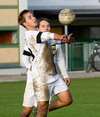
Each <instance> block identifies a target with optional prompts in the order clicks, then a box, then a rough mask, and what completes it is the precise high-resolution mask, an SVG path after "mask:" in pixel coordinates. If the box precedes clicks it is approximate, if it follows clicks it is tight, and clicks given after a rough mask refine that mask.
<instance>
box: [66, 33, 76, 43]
mask: <svg viewBox="0 0 100 117" xmlns="http://www.w3.org/2000/svg"><path fill="white" fill-rule="evenodd" d="M72 35H73V33H71V34H70V35H68V37H67V39H68V44H71V45H74V41H75V40H74V37H71V36H72Z"/></svg>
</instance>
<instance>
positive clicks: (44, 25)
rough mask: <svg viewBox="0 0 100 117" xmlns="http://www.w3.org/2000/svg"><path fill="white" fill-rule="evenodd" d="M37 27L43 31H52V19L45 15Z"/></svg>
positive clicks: (39, 20)
mask: <svg viewBox="0 0 100 117" xmlns="http://www.w3.org/2000/svg"><path fill="white" fill-rule="evenodd" d="M37 28H38V30H39V31H41V32H50V29H51V23H50V20H49V19H47V18H44V17H42V18H40V19H38V25H37Z"/></svg>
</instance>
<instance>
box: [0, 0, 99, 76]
mask: <svg viewBox="0 0 100 117" xmlns="http://www.w3.org/2000/svg"><path fill="white" fill-rule="evenodd" d="M67 8H68V9H71V10H73V12H74V13H75V16H76V17H75V21H74V22H73V23H72V24H71V25H69V26H64V25H62V24H60V22H59V20H58V14H59V12H60V11H61V10H62V9H67ZM23 9H28V10H30V11H33V12H34V15H35V16H36V18H37V19H38V18H40V17H46V18H48V19H50V21H51V32H54V33H58V34H67V35H68V34H70V33H73V36H74V38H75V44H74V46H71V45H68V44H63V45H62V51H63V54H64V57H65V60H66V66H67V69H68V71H84V70H85V69H86V65H87V62H88V59H89V56H90V54H91V51H92V49H93V46H94V45H93V42H92V41H91V39H92V40H95V41H97V42H98V43H99V42H100V0H84V1H83V0H9V1H8V0H0V75H21V74H26V71H27V69H26V68H24V67H23V66H22V64H21V56H22V53H23V49H24V44H25V29H24V28H23V27H22V26H19V25H18V22H17V17H18V14H19V12H20V11H22V10H23Z"/></svg>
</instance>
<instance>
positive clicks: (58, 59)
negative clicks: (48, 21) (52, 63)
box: [55, 45, 70, 86]
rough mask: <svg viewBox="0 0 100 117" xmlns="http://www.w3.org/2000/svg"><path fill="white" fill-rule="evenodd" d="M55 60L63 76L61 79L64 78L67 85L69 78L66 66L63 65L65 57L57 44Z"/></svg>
mask: <svg viewBox="0 0 100 117" xmlns="http://www.w3.org/2000/svg"><path fill="white" fill-rule="evenodd" d="M55 57H56V62H57V64H58V67H59V69H60V71H61V74H62V76H63V79H64V80H65V83H67V86H69V85H70V79H69V75H68V73H67V68H66V65H65V59H64V56H63V53H62V50H61V45H59V48H58V51H57V53H56V56H55Z"/></svg>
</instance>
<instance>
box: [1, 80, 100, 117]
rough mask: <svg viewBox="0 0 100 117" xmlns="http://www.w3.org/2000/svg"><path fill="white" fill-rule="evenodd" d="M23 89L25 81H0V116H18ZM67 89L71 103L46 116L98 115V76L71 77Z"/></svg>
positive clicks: (96, 116)
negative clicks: (71, 99) (70, 95)
mask: <svg viewBox="0 0 100 117" xmlns="http://www.w3.org/2000/svg"><path fill="white" fill-rule="evenodd" d="M24 89H25V81H19V82H2V83H0V117H19V116H20V113H21V111H22V109H23V107H22V101H23V94H24ZM69 90H70V92H71V94H72V97H73V103H72V104H71V105H70V106H67V107H63V108H60V109H58V110H55V111H51V112H49V113H48V117H100V112H99V111H100V78H84V79H71V85H70V86H69ZM62 98H63V97H62ZM54 99H56V96H54V97H53V100H54ZM30 117H33V115H32V114H31V115H30Z"/></svg>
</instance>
